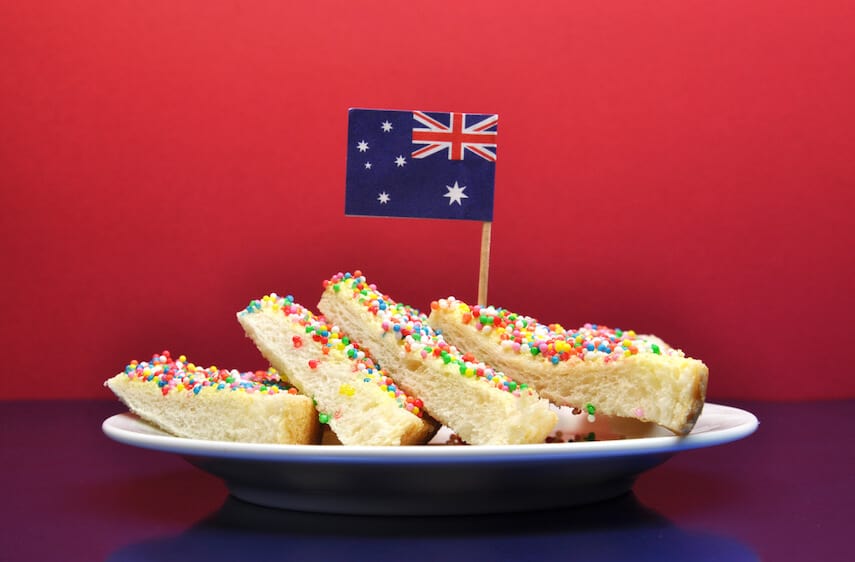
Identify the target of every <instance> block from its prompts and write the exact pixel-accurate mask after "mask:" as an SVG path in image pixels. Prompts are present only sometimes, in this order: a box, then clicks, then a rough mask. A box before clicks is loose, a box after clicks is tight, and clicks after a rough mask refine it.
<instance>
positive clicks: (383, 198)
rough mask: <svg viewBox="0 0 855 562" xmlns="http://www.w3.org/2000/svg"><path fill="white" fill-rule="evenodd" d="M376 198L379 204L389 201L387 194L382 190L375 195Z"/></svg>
mask: <svg viewBox="0 0 855 562" xmlns="http://www.w3.org/2000/svg"><path fill="white" fill-rule="evenodd" d="M377 200H378V201H380V204H381V205H385V204H386V203H388V202H389V194H388V193H386V192H385V191H384V192H383V193H381V194H380V195H379V196H378V197H377Z"/></svg>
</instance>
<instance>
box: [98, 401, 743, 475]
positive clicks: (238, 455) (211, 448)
mask: <svg viewBox="0 0 855 562" xmlns="http://www.w3.org/2000/svg"><path fill="white" fill-rule="evenodd" d="M705 415H706V416H710V415H713V416H715V415H724V416H729V417H730V418H732V422H731V423H729V424H728V425H726V426H725V427H714V428H713V429H710V430H706V431H701V432H697V433H696V432H695V431H694V430H693V431H692V432H690V433H689V434H688V435H687V436H683V437H681V436H676V435H668V436H651V437H639V438H633V439H617V440H608V441H579V442H572V443H535V444H526V445H477V446H468V447H467V446H441V445H439V446H437V445H433V446H425V445H402V446H388V447H378V446H367V445H298V444H292V445H288V444H273V443H242V442H229V441H209V440H203V439H189V438H185V437H176V436H173V435H168V434H166V433H163V432H161V433H156V434H155V433H145V432H140V431H134V430H132V429H128V428H126V427H124V426H123V424H122V423H121V422H122V421H124V420H128V419H131V420H133V421H134V422H136V423H142V424H146V425H148V426H149V427H151V428H153V429H155V430H157V428H154V426H151V425H150V424H148V423H147V422H145V421H144V420H142V419H140V418H139V417H138V416H136V415H135V414H133V413H131V412H123V413H120V414H115V415H113V416H110V417H108V418H107V419H105V420H104V421H103V422H102V424H101V428H102V431H103V432H104V434H106V435H107V437H109V438H110V439H112V440H114V441H117V442H119V443H123V444H125V445H130V446H135V447H140V448H144V449H150V450H156V451H162V452H167V453H175V454H179V455H184V456H193V457H208V458H222V459H242V460H258V461H278V462H339V461H347V462H360V461H361V462H381V463H382V462H408V461H416V462H426V461H434V462H437V461H438V462H460V461H467V462H477V461H494V460H498V459H501V460H502V461H510V460H513V459H523V460H532V459H535V458H536V459H539V460H548V459H572V458H577V459H582V458H592V457H598V458H599V457H608V456H635V455H649V454H662V453H675V452H678V451H684V450H691V449H698V448H703V447H710V446H714V445H721V444H725V443H730V442H733V441H737V440H739V439H743V438H745V437H748V436H749V435H751V434H752V433H754V432H755V431H756V429H757V427H758V426H759V420H758V419H757V417H756V416H755V415H754V414H752V413H751V412H748V411H747V410H743V409H741V408H737V407H734V406H726V405H721V404H713V403H709V402H708V403H706V404H705V405H704V410H703V411H702V412H701V416H700V418H699V419H698V423H699V424H700V422H701V420H702V419H703V418H704V416H705ZM695 427H696V429H697V427H698V425H696V426H695ZM157 431H160V430H157Z"/></svg>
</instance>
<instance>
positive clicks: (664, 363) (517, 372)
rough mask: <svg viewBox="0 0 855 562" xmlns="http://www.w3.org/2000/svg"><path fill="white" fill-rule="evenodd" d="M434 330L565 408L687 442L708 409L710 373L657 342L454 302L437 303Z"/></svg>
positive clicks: (632, 334)
mask: <svg viewBox="0 0 855 562" xmlns="http://www.w3.org/2000/svg"><path fill="white" fill-rule="evenodd" d="M429 322H430V325H431V326H433V328H435V329H436V330H439V331H441V332H442V334H443V335H444V336H445V338H446V339H447V340H448V341H449V342H451V343H453V344H454V345H456V346H458V347H459V348H460V349H463V350H466V351H469V352H471V353H474V354H476V355H477V356H478V357H482V358H483V359H484V360H485V361H487V362H489V363H490V364H492V365H494V366H495V367H496V368H497V369H501V370H503V371H504V372H506V373H508V374H509V375H510V376H512V377H514V378H516V379H518V380H520V381H523V382H525V383H527V384H529V385H531V386H532V387H533V388H535V389H537V391H538V392H539V393H540V394H541V395H542V396H544V397H546V398H548V399H549V400H551V401H552V402H553V403H555V404H557V405H559V406H572V407H575V408H579V409H587V410H588V411H589V413H593V412H594V411H596V412H597V413H601V414H605V415H611V416H620V417H629V418H638V419H640V420H643V421H650V422H654V423H657V424H659V425H661V426H663V427H666V428H668V429H669V430H671V431H673V432H674V433H676V434H679V435H684V434H687V433H689V431H691V429H692V427H693V426H694V424H695V421H696V420H697V419H698V416H699V415H700V413H701V410H702V408H703V405H704V400H705V397H706V388H707V378H708V369H707V367H706V365H704V364H703V363H702V362H701V361H699V360H697V359H690V358H688V357H686V356H685V354H684V353H683V352H682V351H680V350H678V349H673V348H672V347H670V346H669V345H667V344H666V343H665V342H663V341H662V340H660V339H659V338H657V337H655V336H643V335H636V334H635V332H633V331H631V330H630V331H626V332H624V331H621V330H612V329H609V328H607V327H605V326H596V325H591V324H586V325H585V326H583V327H581V328H579V329H577V330H565V329H563V328H562V327H561V326H559V325H555V324H553V325H549V326H547V325H544V324H540V323H538V322H537V321H536V320H535V319H533V318H531V317H528V316H524V315H521V314H515V313H513V312H510V311H508V310H505V309H503V308H496V307H492V306H487V307H482V306H477V305H475V306H469V305H467V304H466V303H464V302H461V301H459V300H457V299H455V298H454V297H449V298H447V299H442V300H440V301H437V302H434V303H431V314H430V318H429Z"/></svg>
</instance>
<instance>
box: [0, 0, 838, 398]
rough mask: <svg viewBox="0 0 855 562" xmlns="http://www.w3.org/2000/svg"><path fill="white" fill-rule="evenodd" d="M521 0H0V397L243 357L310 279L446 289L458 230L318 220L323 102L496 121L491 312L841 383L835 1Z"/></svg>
mask: <svg viewBox="0 0 855 562" xmlns="http://www.w3.org/2000/svg"><path fill="white" fill-rule="evenodd" d="M289 4H293V5H289ZM523 4H524V3H519V2H499V1H496V0H493V1H489V2H458V1H454V2H447V1H438V2H433V3H423V4H416V3H404V2H391V1H390V2H364V1H361V2H321V1H318V2H292V3H288V2H280V1H277V2H242V3H238V2H225V1H213V2H212V1H178V2H175V1H149V2H135V3H126V2H114V1H106V0H105V1H101V2H92V1H83V0H80V1H75V2H55V1H54V2H51V1H47V2H16V1H12V0H2V1H0V233H1V234H2V237H0V251H2V260H3V267H2V275H0V306H2V316H0V322H2V325H0V327H1V328H2V341H3V367H4V369H3V370H4V373H3V377H4V384H3V385H2V386H0V397H2V398H25V397H38V398H52V397H75V398H76V397H107V396H108V393H107V391H105V390H104V389H103V387H102V386H101V383H102V381H103V380H104V379H105V378H107V377H109V376H111V375H112V374H114V373H115V372H117V371H119V370H120V369H121V368H122V367H123V366H124V364H125V363H126V362H127V361H128V360H130V359H132V358H140V359H141V358H146V357H148V356H149V355H150V354H151V353H153V352H155V351H160V350H161V349H164V348H168V349H170V350H171V351H173V352H175V353H185V354H187V355H188V356H190V358H191V359H192V360H195V361H196V362H198V363H205V364H217V365H219V366H232V367H238V368H256V367H261V366H263V363H262V360H261V358H260V356H259V355H258V353H257V352H256V351H255V349H254V347H253V346H252V344H251V343H250V342H249V340H246V339H245V338H244V337H243V333H242V331H241V329H240V327H239V326H238V324H237V322H236V321H235V320H234V316H233V315H234V313H235V311H237V310H238V309H240V308H242V307H244V306H245V305H246V304H247V303H248V302H249V300H250V299H251V298H253V297H257V296H260V295H262V294H264V293H266V292H269V291H277V292H279V293H282V294H285V293H292V294H294V295H295V297H296V298H297V300H298V301H300V302H303V303H305V304H307V305H314V304H315V303H316V302H317V298H318V296H319V294H320V283H321V281H322V279H324V278H325V277H327V276H329V275H330V274H332V273H334V272H336V271H340V270H350V269H356V268H361V269H362V270H363V271H364V272H365V273H366V274H367V275H368V276H369V278H371V279H372V280H374V281H375V282H377V283H378V285H379V286H380V288H381V289H383V290H385V291H386V292H389V293H391V294H392V295H393V296H396V297H397V298H398V299H399V300H404V301H410V302H412V303H413V304H415V305H417V306H421V307H426V306H427V304H428V302H429V301H430V300H431V299H433V298H437V297H439V296H446V295H448V294H456V295H457V296H458V297H460V298H464V299H470V300H474V298H475V293H476V288H477V271H478V265H477V256H478V246H479V240H480V226H479V225H478V224H476V223H455V222H446V221H413V220H386V219H366V218H345V217H344V216H343V207H344V155H345V132H346V118H347V113H346V110H347V108H348V107H351V106H361V107H385V108H398V109H428V110H440V111H441V110H455V111H470V112H497V113H499V114H500V115H501V125H500V131H501V140H500V145H501V146H500V149H499V152H500V159H499V162H498V167H497V192H496V203H495V205H496V206H495V223H494V227H493V259H492V270H491V274H492V275H491V284H490V300H491V301H492V302H494V303H496V304H500V305H503V306H505V307H507V308H511V309H515V310H517V311H520V312H525V313H528V314H531V315H534V316H537V317H538V318H540V319H542V320H544V321H558V322H561V323H563V324H565V325H568V326H569V325H577V324H581V323H583V322H586V321H593V322H599V323H602V324H608V325H611V326H617V327H621V328H624V329H629V328H633V329H635V330H636V331H643V332H654V333H657V334H659V335H661V336H662V337H663V338H665V339H666V340H669V341H670V342H671V343H673V344H675V345H677V346H679V347H682V348H683V349H685V350H686V351H687V352H688V353H689V354H691V355H693V356H696V357H699V358H702V359H704V360H705V361H706V362H707V363H708V365H709V366H710V370H711V382H710V397H711V398H712V399H728V398H770V399H798V398H828V397H853V396H855V376H853V368H852V367H851V365H852V363H851V361H852V359H851V350H852V349H853V345H855V344H853V341H852V331H851V329H850V326H851V325H852V321H851V318H852V316H853V312H855V307H853V297H852V292H853V291H852V286H853V282H852V279H853V270H855V259H853V255H854V254H855V252H853V247H855V244H853V242H855V236H853V233H852V230H853V228H852V227H853V224H852V222H853V221H852V215H853V210H855V196H854V195H853V193H855V191H853V190H855V111H853V101H852V100H853V99H855V71H853V61H855V39H853V33H852V22H853V21H855V7H853V6H855V4H853V3H851V2H846V1H819V2H816V1H807V0H806V1H803V2H795V1H787V0H784V1H780V0H776V1H772V0H747V1H746V2H713V1H710V2H693V1H686V0H675V1H659V2H654V3H644V2H635V1H617V0H616V1H612V2H565V1H560V2H558V1H555V2H549V1H547V2H531V3H526V4H531V5H530V6H526V7H523Z"/></svg>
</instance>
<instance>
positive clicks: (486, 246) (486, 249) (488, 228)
mask: <svg viewBox="0 0 855 562" xmlns="http://www.w3.org/2000/svg"><path fill="white" fill-rule="evenodd" d="M492 228H493V223H492V222H485V223H482V224H481V266H480V271H479V273H478V304H479V305H481V306H487V281H488V276H489V274H490V234H491V232H492Z"/></svg>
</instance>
